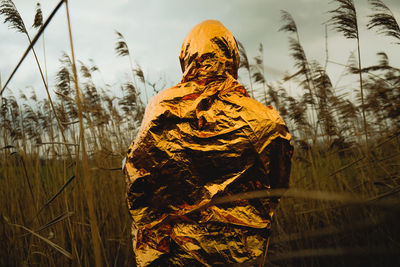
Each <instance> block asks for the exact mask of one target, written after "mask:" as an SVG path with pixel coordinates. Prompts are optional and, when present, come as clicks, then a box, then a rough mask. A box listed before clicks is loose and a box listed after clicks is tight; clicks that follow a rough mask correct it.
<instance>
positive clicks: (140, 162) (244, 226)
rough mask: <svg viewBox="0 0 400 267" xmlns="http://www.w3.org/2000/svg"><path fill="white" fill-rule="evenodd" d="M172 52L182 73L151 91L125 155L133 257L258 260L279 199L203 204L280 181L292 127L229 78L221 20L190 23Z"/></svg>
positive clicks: (233, 68) (144, 262) (231, 45)
mask: <svg viewBox="0 0 400 267" xmlns="http://www.w3.org/2000/svg"><path fill="white" fill-rule="evenodd" d="M180 60H181V66H182V70H183V72H184V74H183V78H182V81H181V83H179V84H178V85H176V86H175V87H172V88H169V89H166V90H164V91H162V92H161V93H160V94H158V95H157V96H156V97H154V98H153V99H152V100H151V101H150V103H149V105H148V107H147V108H146V112H145V116H144V119H143V122H142V126H141V129H140V131H139V134H138V136H137V137H136V140H135V142H134V143H132V145H131V146H130V148H129V151H128V155H127V162H126V165H125V173H126V176H127V185H128V191H127V200H128V206H129V209H130V213H131V215H132V218H133V221H134V223H133V228H132V229H133V246H134V247H133V249H134V252H135V256H136V261H137V265H138V266H148V265H151V266H196V265H199V266H218V265H219V266H222V265H227V264H247V265H248V266H252V265H257V264H260V263H262V262H263V258H264V256H265V255H264V254H265V252H266V249H267V240H268V238H269V230H270V228H271V216H272V214H273V211H274V208H275V206H276V204H277V200H276V199H275V200H273V199H249V200H243V199H241V200H235V201H231V202H229V203H224V204H218V205H208V204H209V203H210V201H211V200H215V199H216V198H218V197H222V196H229V195H234V194H236V193H242V192H249V191H254V190H267V189H269V188H286V187H287V186H288V182H289V174H290V158H291V154H292V146H291V145H290V143H289V141H290V135H289V133H288V131H287V128H286V126H285V124H284V122H283V121H282V119H281V118H280V116H279V115H278V113H277V112H276V111H275V110H274V109H273V108H272V107H271V106H264V105H262V104H261V103H259V102H257V101H256V100H254V99H251V98H250V97H249V96H248V94H247V92H246V90H245V88H244V87H243V86H242V85H240V84H239V83H238V82H237V80H236V78H237V70H238V66H239V53H238V49H237V44H236V41H235V39H234V37H233V35H232V34H231V33H230V32H229V31H228V30H227V29H226V28H225V27H224V26H223V25H222V24H221V23H219V22H218V21H205V22H203V23H201V24H199V25H197V26H196V27H195V28H194V29H193V30H192V31H191V33H189V35H188V36H187V37H186V39H185V41H184V43H183V45H182V50H181V55H180ZM203 207H204V208H203Z"/></svg>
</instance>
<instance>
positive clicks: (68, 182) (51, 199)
mask: <svg viewBox="0 0 400 267" xmlns="http://www.w3.org/2000/svg"><path fill="white" fill-rule="evenodd" d="M74 178H75V175H72V176H71V178H69V179H68V180H67V181H66V182H65V184H64V185H63V186H62V187H61V188H60V190H58V192H57V193H56V194H55V195H54V196H53V197H52V198H50V199H49V201H47V202H46V204H44V205H43V206H42V207H41V208H40V210H39V211H38V213H37V214H36V216H35V217H34V218H36V217H37V216H39V214H40V213H41V212H42V211H43V210H44V209H45V208H46V207H48V206H49V205H50V204H51V202H53V201H54V200H55V199H56V198H57V197H58V196H59V195H60V194H61V193H62V191H64V189H65V188H66V187H67V186H68V185H69V184H70V183H71V182H72V180H74Z"/></svg>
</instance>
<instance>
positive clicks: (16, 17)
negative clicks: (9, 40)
mask: <svg viewBox="0 0 400 267" xmlns="http://www.w3.org/2000/svg"><path fill="white" fill-rule="evenodd" d="M0 15H2V16H4V24H8V27H9V28H10V29H15V30H17V32H21V33H27V30H26V27H25V24H24V21H23V20H22V18H21V15H20V14H19V12H18V10H17V8H16V6H15V5H14V3H13V1H11V0H1V1H0Z"/></svg>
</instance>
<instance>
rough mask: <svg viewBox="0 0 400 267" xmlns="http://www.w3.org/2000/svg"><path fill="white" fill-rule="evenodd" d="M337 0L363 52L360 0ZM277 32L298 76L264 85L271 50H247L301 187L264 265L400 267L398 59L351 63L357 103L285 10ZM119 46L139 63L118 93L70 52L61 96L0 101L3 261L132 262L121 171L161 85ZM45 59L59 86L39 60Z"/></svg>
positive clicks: (5, 11) (345, 27)
mask: <svg viewBox="0 0 400 267" xmlns="http://www.w3.org/2000/svg"><path fill="white" fill-rule="evenodd" d="M0 3H1V4H0V15H2V16H3V18H4V19H5V23H7V24H9V25H10V26H11V28H13V29H15V30H17V32H21V33H23V34H25V35H26V36H27V37H28V38H27V39H28V42H29V43H30V42H31V39H30V37H29V35H28V32H27V31H26V27H25V24H24V23H23V21H22V19H21V17H20V16H19V13H18V11H17V9H16V7H15V6H14V4H13V3H12V2H11V1H9V0H2V1H1V2H0ZM335 3H336V4H337V9H335V10H332V11H331V14H332V19H331V20H330V21H329V22H328V24H329V25H330V26H331V27H330V28H332V29H336V30H338V31H339V32H342V33H343V34H344V37H346V38H351V39H355V43H354V44H355V49H358V50H357V51H359V50H360V47H361V48H362V43H360V41H359V34H358V29H359V27H360V26H359V25H358V24H357V14H356V8H355V7H354V5H353V2H352V0H336V1H335ZM370 4H371V5H370V7H371V16H370V22H369V24H368V25H367V27H368V28H369V29H371V30H377V31H378V34H379V33H382V34H384V35H387V36H389V37H390V38H392V41H393V40H394V41H395V42H397V43H398V44H399V43H400V29H399V25H398V23H397V21H396V19H395V15H398V14H395V15H394V14H392V12H391V11H390V9H389V8H388V7H387V6H386V5H385V4H384V3H383V2H381V1H379V0H372V1H370ZM36 11H37V13H36V16H35V19H34V26H35V27H38V28H40V27H42V26H43V18H42V13H41V10H40V5H38V6H37V7H36ZM364 26H365V25H364ZM280 30H281V31H284V32H287V33H288V35H289V44H290V51H289V53H290V54H291V56H292V57H293V60H294V70H293V74H292V75H290V76H288V77H285V78H284V79H283V80H282V81H280V82H278V83H274V84H272V83H269V82H268V81H266V79H265V76H264V69H263V66H264V63H263V58H264V54H263V47H262V45H260V49H259V55H258V56H257V57H255V58H254V63H253V62H251V60H249V58H248V57H247V55H246V51H245V50H244V47H243V46H242V45H241V44H240V45H239V46H240V52H241V59H242V62H241V67H242V72H244V73H246V75H247V74H248V77H249V78H250V82H249V86H248V88H249V91H250V92H251V95H253V96H255V97H256V98H257V99H259V100H260V101H261V102H263V103H267V104H271V105H273V106H274V107H275V108H276V109H278V110H279V112H280V114H281V115H282V116H283V118H284V119H285V121H286V122H287V123H288V125H289V129H291V133H292V135H293V137H294V144H295V147H296V150H295V155H294V158H293V168H292V177H291V188H292V189H290V190H289V191H288V192H287V194H286V197H284V198H283V199H282V201H281V205H280V209H279V210H278V214H277V216H276V218H275V221H274V226H273V233H272V238H271V241H270V251H269V253H270V257H269V259H268V264H269V265H270V266H327V265H335V266H358V265H366V266H370V265H372V266H394V265H395V264H396V263H397V264H400V259H399V255H397V254H398V251H400V238H399V237H400V227H399V225H398V223H397V222H398V218H399V217H400V216H399V213H400V212H399V204H400V202H399V201H400V199H399V191H400V186H399V183H400V180H399V178H400V171H399V170H400V168H399V166H400V161H399V159H400V138H399V133H400V132H399V126H400V69H399V68H396V67H393V66H391V65H390V64H389V59H388V57H387V55H386V54H385V53H384V52H380V53H378V55H377V57H378V59H379V60H378V63H377V64H376V65H374V66H369V67H364V68H361V58H360V55H359V53H358V56H356V57H353V58H351V60H350V61H349V64H348V65H347V66H346V70H347V75H357V78H358V79H359V81H360V83H359V88H358V89H357V90H358V91H359V92H360V93H359V97H358V98H356V99H353V98H350V97H348V96H347V93H348V92H349V91H350V90H352V89H351V88H348V89H347V90H337V88H335V86H334V85H333V84H332V83H331V80H330V78H329V76H328V74H327V73H326V72H325V69H326V65H327V64H328V60H327V62H325V65H324V66H322V65H321V64H320V63H318V62H314V61H309V60H308V59H307V56H306V54H305V52H304V50H303V47H302V45H301V43H300V38H299V34H298V31H297V26H296V24H295V21H294V19H293V18H292V16H291V15H290V14H289V13H287V12H285V11H283V12H282V27H281V29H280ZM36 39H37V38H36ZM382 41H386V39H385V37H383V36H382ZM29 43H28V44H29ZM43 43H44V40H43ZM71 48H72V49H73V45H72V42H71ZM398 49H400V46H399V47H398ZM72 51H73V50H72ZM32 52H34V51H33V49H32ZM115 52H116V55H117V56H122V57H127V58H129V62H130V70H131V72H132V78H131V79H130V80H127V81H126V82H125V83H123V84H121V85H120V89H121V91H122V96H121V97H116V96H114V95H113V94H112V93H111V92H110V90H109V89H110V88H107V87H105V86H103V85H98V84H96V83H95V82H94V81H93V79H92V75H93V73H94V72H97V71H98V68H97V67H96V66H95V65H94V63H93V62H89V63H84V62H79V63H78V64H77V65H75V59H74V57H73V53H72V55H68V54H67V53H65V54H63V56H62V57H61V58H60V67H59V71H58V73H57V76H56V77H55V80H56V87H55V88H51V90H54V91H55V99H52V98H51V95H50V94H48V98H47V99H38V98H37V97H36V90H42V88H37V89H32V91H31V92H26V91H24V92H21V91H20V92H19V93H17V92H16V91H13V92H11V91H9V90H6V91H5V93H6V94H4V95H2V97H1V108H0V125H1V127H0V129H1V141H0V149H1V150H0V157H1V162H0V196H1V198H0V202H1V206H0V207H1V208H0V235H1V237H0V240H1V245H0V247H1V250H0V265H1V266H10V265H11V266H25V265H27V266H31V265H40V266H64V265H71V264H73V265H79V266H88V265H94V264H96V265H98V266H100V265H107V266H128V265H133V264H134V260H133V256H132V252H131V242H130V224H131V221H130V219H129V214H128V210H127V207H126V204H125V200H124V194H125V192H124V191H125V185H124V178H123V175H122V173H121V171H120V165H121V160H122V158H123V157H124V153H125V150H126V148H127V147H128V144H129V143H130V141H131V140H132V138H133V137H134V136H135V133H136V131H137V128H138V126H139V125H140V121H141V119H142V116H143V112H144V104H143V102H142V99H147V97H149V96H150V94H151V93H150V92H149V90H150V89H153V90H154V91H157V90H156V89H155V88H156V84H151V83H149V82H147V81H146V80H145V75H144V74H143V71H142V70H141V68H140V66H134V65H133V64H132V62H133V61H132V59H131V57H130V53H129V48H128V45H127V43H126V42H125V40H124V37H123V35H122V34H121V33H119V32H117V42H116V48H115ZM37 65H38V67H39V70H40V74H41V77H42V80H43V87H44V89H45V90H46V91H47V92H49V88H48V86H47V85H48V81H47V78H46V77H45V76H46V75H44V74H43V73H45V71H42V66H41V65H40V64H39V61H38V60H37ZM75 66H76V67H77V68H78V70H77V71H76V68H75ZM288 81H292V82H294V83H296V84H298V86H299V87H300V88H302V94H301V95H299V96H293V95H289V94H288V93H287V91H286V90H285V84H286V83H287V82H288ZM1 88H3V87H1ZM7 91H9V92H7ZM141 94H143V96H141V97H140V95H141ZM6 95H7V96H6Z"/></svg>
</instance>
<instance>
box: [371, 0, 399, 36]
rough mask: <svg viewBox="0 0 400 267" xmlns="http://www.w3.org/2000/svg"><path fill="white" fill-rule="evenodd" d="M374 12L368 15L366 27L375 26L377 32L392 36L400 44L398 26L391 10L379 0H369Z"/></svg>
mask: <svg viewBox="0 0 400 267" xmlns="http://www.w3.org/2000/svg"><path fill="white" fill-rule="evenodd" d="M369 3H370V4H371V6H372V10H373V11H374V12H375V13H374V14H372V15H370V16H368V17H369V18H370V20H369V22H368V24H367V28H368V29H373V28H376V30H377V32H378V33H381V34H384V35H386V36H389V37H394V38H396V39H397V40H398V42H396V43H397V44H400V27H399V23H398V22H397V21H396V18H395V17H394V15H393V13H392V11H391V10H390V9H389V7H388V6H386V5H385V4H384V3H383V2H382V1H380V0H369Z"/></svg>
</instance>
